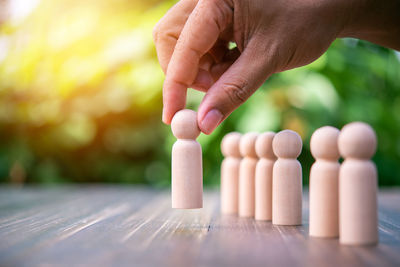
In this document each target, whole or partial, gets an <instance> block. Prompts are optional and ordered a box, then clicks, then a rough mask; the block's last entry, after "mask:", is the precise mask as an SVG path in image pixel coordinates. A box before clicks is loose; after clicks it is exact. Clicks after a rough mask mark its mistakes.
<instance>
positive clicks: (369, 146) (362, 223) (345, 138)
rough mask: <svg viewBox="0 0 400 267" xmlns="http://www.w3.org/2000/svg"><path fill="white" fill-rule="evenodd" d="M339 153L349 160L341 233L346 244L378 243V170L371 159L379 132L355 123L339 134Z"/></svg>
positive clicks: (342, 181) (344, 169)
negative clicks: (376, 133) (376, 132)
mask: <svg viewBox="0 0 400 267" xmlns="http://www.w3.org/2000/svg"><path fill="white" fill-rule="evenodd" d="M338 143H339V152H340V154H341V155H342V157H343V158H344V159H345V160H344V162H343V163H342V166H341V167H340V173H339V235H340V243H341V244H345V245H372V244H376V243H377V242H378V216H377V198H376V191H377V171H376V167H375V164H374V163H373V162H372V161H371V160H370V159H371V157H372V156H373V155H374V154H375V151H376V143H377V141H376V135H375V132H374V130H373V129H372V128H371V126H369V125H368V124H366V123H363V122H353V123H350V124H347V125H345V126H344V127H343V129H342V130H341V132H340V135H339V140H338Z"/></svg>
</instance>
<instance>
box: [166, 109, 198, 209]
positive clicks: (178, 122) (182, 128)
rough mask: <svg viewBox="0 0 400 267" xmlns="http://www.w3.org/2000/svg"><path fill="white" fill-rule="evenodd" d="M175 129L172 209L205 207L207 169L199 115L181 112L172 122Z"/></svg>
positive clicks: (190, 111) (188, 111) (186, 110)
mask: <svg viewBox="0 0 400 267" xmlns="http://www.w3.org/2000/svg"><path fill="white" fill-rule="evenodd" d="M171 129H172V133H173V135H174V136H175V137H176V138H177V139H178V140H177V141H176V142H175V144H174V145H173V147H172V192H171V194H172V208H175V209H197V208H202V207H203V168H202V153H201V146H200V144H199V143H198V142H197V141H196V138H197V137H198V136H199V134H200V129H199V127H198V124H197V113H196V112H194V111H193V110H188V109H184V110H180V111H178V112H177V113H176V114H175V116H174V117H173V119H172V123H171Z"/></svg>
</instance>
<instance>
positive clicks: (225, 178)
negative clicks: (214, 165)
mask: <svg viewBox="0 0 400 267" xmlns="http://www.w3.org/2000/svg"><path fill="white" fill-rule="evenodd" d="M241 136H242V135H241V134H240V133H236V132H232V133H228V134H227V135H225V137H224V138H223V139H222V142H221V151H222V154H223V155H224V156H225V159H224V160H223V161H222V165H221V212H222V213H224V214H237V213H238V198H239V192H238V190H239V187H238V183H239V166H240V160H241V155H240V151H239V142H240V138H241Z"/></svg>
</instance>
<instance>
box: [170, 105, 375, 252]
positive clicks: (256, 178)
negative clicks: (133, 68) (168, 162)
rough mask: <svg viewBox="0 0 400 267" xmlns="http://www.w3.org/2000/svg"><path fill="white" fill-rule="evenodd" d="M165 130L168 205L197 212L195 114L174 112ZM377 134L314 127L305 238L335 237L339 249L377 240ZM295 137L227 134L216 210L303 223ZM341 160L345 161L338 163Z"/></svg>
mask: <svg viewBox="0 0 400 267" xmlns="http://www.w3.org/2000/svg"><path fill="white" fill-rule="evenodd" d="M171 129H172V133H173V134H174V136H175V137H176V138H177V139H178V140H177V141H176V142H175V144H174V146H173V147H172V182H171V187H172V190H171V197H172V208H178V209H196V208H202V207H203V170H202V152H201V146H200V144H199V143H198V142H197V141H196V138H197V137H198V136H199V134H200V130H199V127H198V124H197V114H196V112H194V111H192V110H188V109H184V110H181V111H178V112H177V113H176V114H175V116H174V118H173V119H172V123H171ZM376 142H377V141H376V135H375V132H374V130H373V129H372V128H371V127H370V126H369V125H368V124H365V123H362V122H353V123H350V124H347V125H346V126H344V127H343V128H342V129H341V130H340V131H339V130H338V129H336V128H334V127H331V126H325V127H322V128H320V129H318V130H316V131H315V132H314V133H313V135H312V137H311V141H310V146H311V153H312V155H313V156H314V158H315V159H316V161H315V163H314V164H313V166H312V168H311V171H310V187H309V197H310V199H309V200H310V201H309V203H310V210H309V211H310V218H309V230H310V231H309V233H310V235H311V236H314V237H325V238H335V237H339V240H340V243H341V244H346V245H371V244H376V243H377V242H378V225H377V224H378V222H377V198H376V191H377V171H376V167H375V164H374V163H373V162H372V161H371V157H372V156H373V155H374V154H375V151H376V145H377V144H376ZM302 145H303V144H302V140H301V138H300V136H299V135H298V134H297V133H296V132H294V131H291V130H284V131H281V132H279V133H276V134H275V133H273V132H265V133H262V134H257V133H246V134H244V135H241V134H239V133H236V132H233V133H229V134H227V135H226V136H225V137H224V138H223V140H222V143H221V149H222V153H223V155H224V156H225V159H224V160H223V162H222V166H221V211H222V213H224V214H237V215H239V216H240V217H250V218H251V217H253V218H255V219H256V220H264V221H272V224H275V225H300V224H302V169H301V164H300V162H299V161H298V160H297V157H298V156H299V155H300V153H301V150H302ZM340 156H342V157H343V158H344V161H343V163H342V164H340V163H339V158H340Z"/></svg>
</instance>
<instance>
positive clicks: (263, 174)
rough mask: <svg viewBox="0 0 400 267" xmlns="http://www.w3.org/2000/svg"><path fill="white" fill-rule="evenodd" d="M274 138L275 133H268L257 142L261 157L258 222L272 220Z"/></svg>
mask: <svg viewBox="0 0 400 267" xmlns="http://www.w3.org/2000/svg"><path fill="white" fill-rule="evenodd" d="M274 136H275V133H273V132H266V133H262V134H260V135H259V136H258V137H257V140H256V154H257V156H258V157H259V160H258V162H257V165H256V178H255V216H254V217H255V219H256V220H264V221H271V220H272V169H273V167H274V163H275V160H276V157H275V154H274V152H273V151H272V140H273V139H274Z"/></svg>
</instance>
